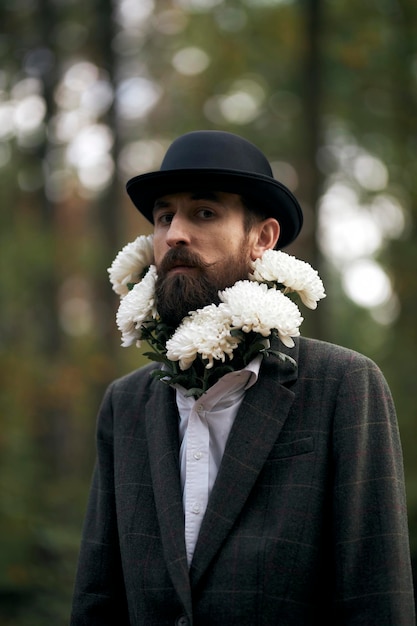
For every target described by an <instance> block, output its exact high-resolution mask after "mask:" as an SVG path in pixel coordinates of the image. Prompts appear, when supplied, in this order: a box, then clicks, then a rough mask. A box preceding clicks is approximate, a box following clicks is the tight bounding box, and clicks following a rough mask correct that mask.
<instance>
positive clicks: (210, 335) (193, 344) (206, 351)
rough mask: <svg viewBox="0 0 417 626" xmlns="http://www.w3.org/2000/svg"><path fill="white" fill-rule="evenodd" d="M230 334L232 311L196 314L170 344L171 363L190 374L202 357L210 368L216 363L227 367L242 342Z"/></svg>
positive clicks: (210, 308)
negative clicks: (199, 357)
mask: <svg viewBox="0 0 417 626" xmlns="http://www.w3.org/2000/svg"><path fill="white" fill-rule="evenodd" d="M230 331H231V328H230V319H229V316H228V311H227V309H226V308H225V307H224V306H222V305H221V304H220V305H219V306H216V305H215V304H210V305H208V306H206V307H204V308H203V309H199V310H198V311H193V312H192V313H190V315H189V317H186V318H185V319H184V320H183V322H182V323H181V325H180V326H179V327H178V329H177V330H176V331H175V333H174V335H173V336H172V337H171V339H169V340H168V341H167V344H166V349H167V357H168V359H169V360H170V361H179V366H180V368H181V369H182V370H186V369H188V368H189V367H190V366H191V365H192V363H193V361H194V360H195V358H196V356H197V354H200V355H201V357H202V358H203V359H206V360H207V361H208V363H207V365H206V368H207V369H210V368H211V367H213V365H214V360H219V361H222V362H223V363H224V361H225V359H226V356H228V357H229V358H232V357H233V350H235V349H236V348H237V346H238V343H239V340H238V339H237V338H236V337H232V335H231V332H230Z"/></svg>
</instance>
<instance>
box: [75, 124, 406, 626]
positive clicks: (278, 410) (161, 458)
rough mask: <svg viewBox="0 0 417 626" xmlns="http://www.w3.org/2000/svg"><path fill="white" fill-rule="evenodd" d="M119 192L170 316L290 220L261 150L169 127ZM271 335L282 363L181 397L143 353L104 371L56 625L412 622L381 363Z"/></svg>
mask: <svg viewBox="0 0 417 626" xmlns="http://www.w3.org/2000/svg"><path fill="white" fill-rule="evenodd" d="M127 189H128V193H129V194H130V196H131V198H132V200H133V202H134V203H135V205H136V206H137V208H138V209H139V210H140V211H141V212H142V214H143V215H145V216H146V217H147V218H148V219H149V220H150V221H151V222H153V223H154V240H153V241H154V259H155V264H156V268H157V273H158V278H157V284H156V291H155V293H156V306H157V309H158V313H159V315H160V316H161V318H162V320H163V321H164V322H166V324H167V325H168V326H170V327H172V328H176V327H178V325H180V324H181V321H182V319H183V318H184V317H185V316H187V314H188V313H189V311H193V310H196V309H198V308H201V307H205V306H206V305H209V304H211V303H215V304H218V302H219V295H218V292H219V290H222V289H224V288H226V287H229V286H231V285H234V284H235V283H236V281H240V280H244V279H246V278H247V276H248V271H249V268H250V265H251V263H252V262H255V261H256V259H260V258H261V257H262V256H263V254H264V253H265V252H266V251H268V250H271V249H273V248H275V247H276V246H277V247H278V248H282V247H284V246H286V245H288V244H289V243H291V241H293V240H294V239H295V237H296V236H297V235H298V233H299V231H300V229H301V226H302V213H301V209H300V207H299V204H298V202H297V200H296V199H295V198H294V196H293V195H292V194H291V192H290V191H289V190H288V189H286V187H285V186H284V185H282V184H281V183H280V182H278V181H277V180H276V179H274V178H273V176H272V172H271V169H270V166H269V163H268V161H267V160H266V158H265V156H264V155H263V154H262V153H261V152H260V151H259V150H258V149H257V148H256V147H255V146H253V145H252V144H251V143H249V142H247V141H245V140H244V139H242V138H240V137H237V136H235V135H232V134H229V133H223V132H217V131H198V132H193V133H188V134H186V135H184V136H182V137H180V138H178V139H177V140H176V141H175V142H174V143H173V144H172V145H171V147H170V148H169V150H168V152H167V154H166V156H165V159H164V161H163V163H162V166H161V170H160V171H158V172H152V173H149V174H143V175H141V176H138V177H135V178H134V179H132V180H131V181H129V182H128V185H127ZM273 342H275V344H276V343H277V341H276V340H273ZM279 350H280V352H285V353H287V354H288V355H289V356H291V357H292V359H293V360H294V361H295V362H296V367H293V365H292V362H291V361H286V360H281V359H279V358H277V357H276V356H274V354H270V353H266V354H265V355H263V356H262V354H259V355H258V356H257V357H255V358H254V359H253V360H251V362H250V363H249V364H244V363H242V364H241V369H239V370H237V369H236V368H235V369H234V371H233V372H229V373H228V374H225V375H224V376H220V377H219V380H218V381H217V382H216V383H215V384H213V385H212V386H211V387H210V388H209V389H208V391H206V392H205V393H204V394H203V395H202V396H201V397H199V398H198V399H197V400H195V399H194V398H193V397H192V396H190V395H187V393H185V390H184V389H183V388H182V387H181V386H179V385H176V386H175V387H176V388H175V389H174V388H173V386H169V385H167V384H164V381H163V380H158V379H157V378H155V377H152V376H151V372H152V371H154V370H155V365H149V366H146V367H145V368H142V369H141V370H138V371H136V372H133V373H132V374H130V375H128V376H126V377H124V378H122V379H120V380H118V381H115V382H114V383H113V384H112V385H110V387H109V389H108V391H107V393H106V395H105V398H104V400H103V403H102V406H101V410H100V414H99V418H98V431H97V450H98V456H97V464H96V469H95V474H94V479H93V484H92V488H91V494H90V500H89V505H88V511H87V515H86V520H85V527H84V533H83V542H82V546H81V552H80V560H79V566H78V573H77V580H76V586H75V594H74V602H73V612H72V620H71V624H72V626H81V625H84V624H85V625H89V626H93V625H94V626H106V625H110V624H114V625H115V626H116V625H117V626H123V625H126V626H127V625H131V626H136V625H155V626H163V625H165V624H166V625H168V624H181V625H195V626H209V625H210V626H211V625H213V626H214V625H215V624H227V625H238V624H239V626H245V625H246V626H256V625H263V626H271V625H272V624H280V625H282V626H284V625H285V626H303V625H305V626H313V625H316V626H318V625H322V624H324V623H329V624H332V626H337V625H340V626H341V625H342V624H343V626H356V625H357V626H359V625H366V626H374V625H375V626H376V625H377V626H385V625H391V626H412V625H413V624H414V600H413V592H412V581H411V568H410V557H409V544H408V531H407V517H406V503H405V495H404V478H403V467H402V456H401V448H400V442H399V435H398V427H397V421H396V416H395V410H394V407H393V403H392V398H391V395H390V392H389V389H388V387H387V384H386V382H385V379H384V377H383V375H382V374H381V372H380V370H379V369H378V368H377V366H376V365H375V364H374V363H373V362H371V361H370V360H369V359H367V358H366V357H364V356H362V355H360V354H357V353H354V352H352V351H349V350H346V349H344V348H341V347H338V346H334V345H330V344H327V343H324V342H320V341H316V340H310V339H306V338H300V339H297V340H296V344H295V346H294V347H293V348H287V347H285V346H283V345H281V346H279ZM187 371H188V370H186V373H187Z"/></svg>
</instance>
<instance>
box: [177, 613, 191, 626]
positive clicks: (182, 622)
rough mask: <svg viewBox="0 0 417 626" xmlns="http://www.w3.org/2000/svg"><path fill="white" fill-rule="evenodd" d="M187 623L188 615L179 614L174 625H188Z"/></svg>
mask: <svg viewBox="0 0 417 626" xmlns="http://www.w3.org/2000/svg"><path fill="white" fill-rule="evenodd" d="M189 623H190V622H189V621H188V617H185V615H181V617H179V618H178V619H177V621H176V622H175V624H176V626H188V625H189Z"/></svg>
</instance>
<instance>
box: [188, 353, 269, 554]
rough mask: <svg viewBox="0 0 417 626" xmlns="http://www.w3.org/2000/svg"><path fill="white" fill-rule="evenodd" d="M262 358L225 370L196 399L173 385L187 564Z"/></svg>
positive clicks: (256, 377)
mask: <svg viewBox="0 0 417 626" xmlns="http://www.w3.org/2000/svg"><path fill="white" fill-rule="evenodd" d="M261 361H262V356H261V355H259V356H258V357H256V358H255V359H254V360H253V361H251V362H250V363H249V365H248V366H247V367H246V368H244V369H243V370H239V371H237V372H230V373H228V374H226V375H225V376H223V377H222V378H221V379H220V380H218V381H217V383H216V384H215V385H213V386H212V387H210V388H209V389H208V391H207V392H206V393H205V394H204V395H203V396H201V398H199V399H198V400H195V398H193V397H186V396H185V395H184V393H185V389H184V388H182V387H180V386H177V387H176V401H177V406H178V411H179V414H180V423H179V436H180V444H181V446H180V472H181V486H182V493H183V506H184V514H185V544H186V548H187V559H188V564H190V563H191V560H192V557H193V554H194V548H195V545H196V543H197V538H198V534H199V532H200V526H201V522H202V520H203V517H204V513H205V511H206V508H207V502H208V499H209V496H210V493H211V490H212V488H213V485H214V481H215V480H216V476H217V472H218V470H219V467H220V463H221V460H222V457H223V452H224V449H225V446H226V441H227V438H228V436H229V433H230V430H231V428H232V425H233V422H234V420H235V417H236V415H237V412H238V410H239V407H240V405H241V403H242V400H243V397H244V395H245V392H246V390H247V389H249V387H251V386H252V385H254V384H255V383H256V381H257V379H258V373H259V368H260V365H261Z"/></svg>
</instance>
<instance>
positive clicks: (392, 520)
mask: <svg viewBox="0 0 417 626" xmlns="http://www.w3.org/2000/svg"><path fill="white" fill-rule="evenodd" d="M333 456H334V459H333V460H334V468H335V475H334V489H335V491H334V511H333V520H334V537H335V568H336V572H335V574H336V575H335V581H336V593H335V597H336V600H335V606H334V611H335V620H334V623H337V624H339V623H340V624H349V626H359V624H378V625H379V626H382V625H386V626H388V625H391V626H413V625H414V624H415V615H414V598H413V584H412V574H411V565H410V549H409V539H408V525H407V509H406V498H405V488H404V475H403V459H402V451H401V444H400V437H399V432H398V425H397V417H396V413H395V409H394V404H393V400H392V397H391V393H390V390H389V388H388V385H387V383H386V381H385V379H384V377H383V375H382V373H381V371H380V370H379V369H378V367H377V366H376V365H375V364H374V363H373V362H372V361H370V360H368V359H366V358H365V357H362V356H357V357H356V358H352V360H351V362H350V365H349V367H348V368H347V371H346V372H345V374H344V376H343V377H342V382H341V384H340V388H339V393H338V399H337V405H336V411H335V421H334V431H333Z"/></svg>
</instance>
